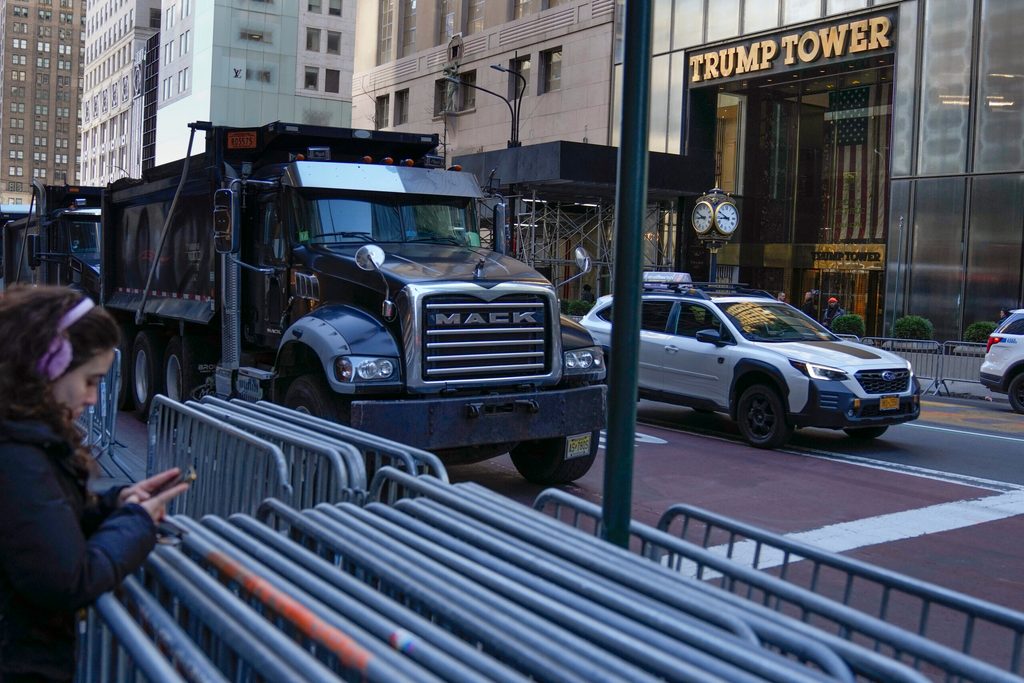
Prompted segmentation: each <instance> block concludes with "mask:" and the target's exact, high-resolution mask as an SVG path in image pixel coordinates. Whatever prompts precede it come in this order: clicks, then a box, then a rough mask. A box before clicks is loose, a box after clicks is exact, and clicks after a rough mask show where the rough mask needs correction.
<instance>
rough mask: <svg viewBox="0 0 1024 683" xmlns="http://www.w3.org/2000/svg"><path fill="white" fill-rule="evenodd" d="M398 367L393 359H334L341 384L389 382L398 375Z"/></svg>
mask: <svg viewBox="0 0 1024 683" xmlns="http://www.w3.org/2000/svg"><path fill="white" fill-rule="evenodd" d="M397 367H398V366H397V364H396V363H395V361H394V360H393V359H391V358H368V357H366V356H340V357H338V358H335V359H334V374H335V376H336V377H337V378H338V381H339V382H372V381H375V380H377V381H379V380H389V379H392V378H394V377H395V375H396V374H397Z"/></svg>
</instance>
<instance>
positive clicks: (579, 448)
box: [565, 432, 591, 460]
mask: <svg viewBox="0 0 1024 683" xmlns="http://www.w3.org/2000/svg"><path fill="white" fill-rule="evenodd" d="M590 438H591V434H590V432H587V433H586V434H576V435H575V436H567V437H565V459H566V460H569V459H571V458H582V457H584V456H587V455H590Z"/></svg>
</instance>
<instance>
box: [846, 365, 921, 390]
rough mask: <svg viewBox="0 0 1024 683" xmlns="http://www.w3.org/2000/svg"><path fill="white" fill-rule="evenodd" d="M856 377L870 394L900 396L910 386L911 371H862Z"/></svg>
mask: <svg viewBox="0 0 1024 683" xmlns="http://www.w3.org/2000/svg"><path fill="white" fill-rule="evenodd" d="M855 377H856V378H857V381H858V382H860V385H861V386H862V387H864V391H866V392H868V393H869V394H898V393H900V392H901V391H906V390H907V387H908V386H909V385H910V371H909V370H906V369H898V370H897V369H894V370H861V371H860V372H858V373H857V374H856V375H855Z"/></svg>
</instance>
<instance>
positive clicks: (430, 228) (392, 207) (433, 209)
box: [297, 195, 480, 247]
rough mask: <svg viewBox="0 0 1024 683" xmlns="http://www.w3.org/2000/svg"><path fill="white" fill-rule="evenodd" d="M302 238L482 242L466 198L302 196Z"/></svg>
mask: <svg viewBox="0 0 1024 683" xmlns="http://www.w3.org/2000/svg"><path fill="white" fill-rule="evenodd" d="M297 204H298V205H297V214H298V215H297V218H298V221H297V223H298V241H299V242H303V243H307V244H344V243H355V244H359V243H366V242H434V243H438V244H457V245H462V246H467V247H478V246H480V233H479V232H478V230H477V225H476V212H475V204H474V202H473V200H471V199H468V198H463V197H418V196H410V195H406V196H401V197H397V198H395V197H380V198H376V197H374V198H366V197H348V196H340V197H338V196H335V197H323V196H299V197H298V198H297Z"/></svg>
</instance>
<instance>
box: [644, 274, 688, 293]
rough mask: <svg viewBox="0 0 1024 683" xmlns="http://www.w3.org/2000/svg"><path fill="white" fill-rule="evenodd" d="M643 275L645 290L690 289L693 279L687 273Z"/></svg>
mask: <svg viewBox="0 0 1024 683" xmlns="http://www.w3.org/2000/svg"><path fill="white" fill-rule="evenodd" d="M643 275H644V276H643V287H644V289H647V290H657V289H670V290H673V291H680V290H687V289H690V288H691V286H692V285H693V278H691V277H690V274H689V273H669V272H665V271H648V272H645V273H644V274H643Z"/></svg>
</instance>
